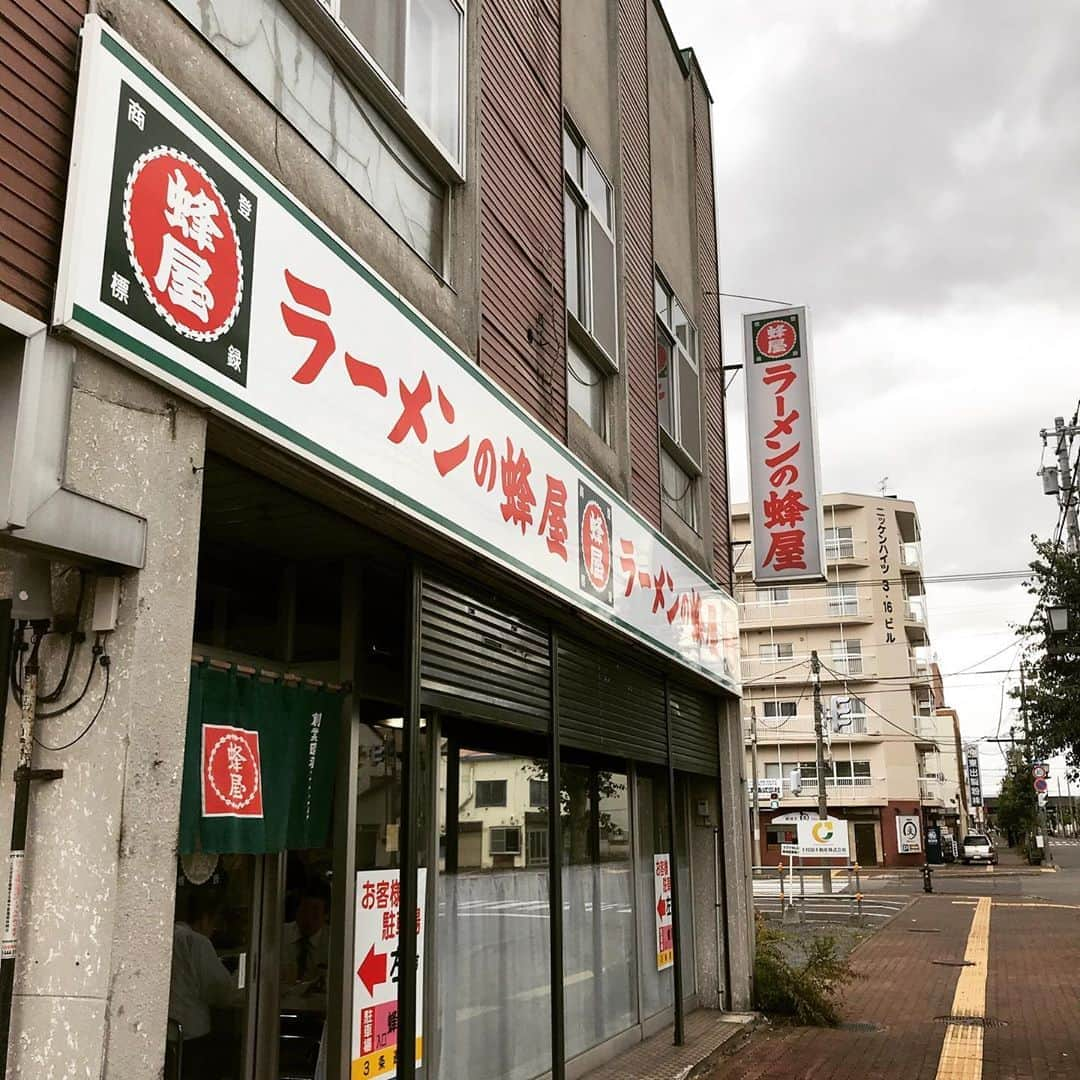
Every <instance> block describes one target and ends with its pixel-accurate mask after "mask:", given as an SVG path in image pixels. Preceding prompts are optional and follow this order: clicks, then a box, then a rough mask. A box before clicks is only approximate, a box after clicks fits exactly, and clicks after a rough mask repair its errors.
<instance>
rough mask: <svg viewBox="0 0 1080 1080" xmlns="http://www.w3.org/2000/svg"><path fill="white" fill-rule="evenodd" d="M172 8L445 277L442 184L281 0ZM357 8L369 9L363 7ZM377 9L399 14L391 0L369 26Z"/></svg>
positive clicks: (217, 0)
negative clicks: (443, 271)
mask: <svg viewBox="0 0 1080 1080" xmlns="http://www.w3.org/2000/svg"><path fill="white" fill-rule="evenodd" d="M170 2H171V3H172V5H173V6H174V7H175V8H176V9H177V10H178V11H179V12H180V13H181V14H182V15H183V16H184V17H185V18H186V19H187V20H188V21H189V22H190V23H191V24H192V25H193V26H195V27H196V28H197V29H198V30H199V31H200V32H201V33H202V35H203V36H204V37H205V38H206V39H207V40H208V41H209V42H210V43H211V44H212V45H213V46H214V48H215V49H217V50H218V52H220V53H221V54H222V55H223V56H224V57H225V59H226V60H228V61H229V63H231V64H232V65H233V67H235V68H236V69H237V71H239V72H240V74H241V75H243V76H244V78H246V79H247V80H248V81H249V82H250V83H251V84H252V85H253V86H254V87H255V89H256V90H258V92H259V93H260V94H262V95H263V97H264V98H266V100H267V101H268V102H269V103H270V104H271V105H272V106H273V107H274V108H275V109H277V110H278V111H279V112H280V113H281V115H282V116H284V117H285V119H286V120H288V121H289V122H290V123H291V124H292V125H293V127H295V128H296V130H297V131H298V132H300V134H301V135H302V136H303V137H304V138H305V139H307V140H308V142H309V143H311V145H312V146H313V147H314V148H315V149H316V151H318V152H319V153H320V154H322V156H323V157H324V158H325V159H326V160H327V161H328V162H329V163H330V165H331V166H333V168H335V169H336V170H337V171H338V172H339V173H340V174H341V175H342V177H344V179H345V180H346V181H347V182H348V183H349V184H350V185H351V186H352V187H353V188H354V189H355V190H356V191H357V192H358V193H359V194H360V196H361V197H362V198H363V199H364V200H365V201H366V202H368V203H369V204H370V205H371V206H372V207H373V208H374V209H375V211H376V212H377V213H378V214H379V216H380V217H382V218H383V220H384V221H385V222H386V223H387V224H388V225H389V226H390V227H391V228H392V229H393V230H394V231H395V232H396V233H397V234H398V235H399V236H400V237H401V238H402V239H403V240H404V241H405V242H406V243H407V244H408V245H409V246H410V247H411V248H412V249H413V250H414V251H415V252H416V253H417V254H418V255H419V256H420V257H421V258H422V259H424V260H425V262H427V263H428V264H429V265H431V266H433V267H435V269H437V270H441V269H442V264H443V215H444V211H445V207H446V187H445V185H444V184H442V183H441V182H440V181H439V180H438V179H437V178H436V177H435V176H434V175H433V174H432V172H431V170H430V169H428V167H427V166H426V165H424V164H423V162H421V160H420V159H419V158H418V157H417V155H416V154H414V153H413V152H412V151H411V150H410V149H409V148H408V146H406V145H405V143H404V142H403V140H402V139H401V137H400V136H399V135H398V134H397V132H396V131H394V129H393V128H392V127H391V126H390V125H389V124H388V123H387V122H386V121H385V120H384V119H383V118H382V116H381V115H380V114H379V113H378V112H377V110H376V109H375V108H374V106H372V105H371V104H370V102H368V101H367V100H366V99H365V98H364V97H363V95H361V93H360V91H359V90H358V89H357V88H356V87H355V86H354V85H353V84H352V83H351V82H349V81H348V80H346V79H345V78H344V77H343V76H342V75H341V74H340V73H339V72H338V70H337V68H335V67H334V65H333V64H331V62H330V60H329V58H328V57H327V56H326V54H325V53H324V52H323V50H322V49H321V48H320V47H319V46H318V45H316V44H315V41H314V40H313V39H312V38H311V36H310V35H309V34H308V33H307V31H306V30H304V29H303V27H301V26H300V24H299V23H298V22H297V21H296V19H295V18H294V17H293V16H292V14H291V13H290V12H289V11H288V9H287V8H286V7H285V5H284V3H283V2H282V0H170ZM358 7H362V8H365V9H370V8H371V3H370V0H364V2H363V3H359V0H358ZM384 7H385V8H386V9H387V10H388V11H396V10H397V8H398V7H399V3H398V0H384V3H382V4H376V5H375V9H376V12H375V13H373V15H372V18H373V19H376V18H378V17H380V16H379V15H378V12H379V11H381V10H382V8H384ZM388 17H389V16H388V15H387V14H385V13H384V14H382V15H381V18H383V19H386V18H388ZM387 47H389V46H387Z"/></svg>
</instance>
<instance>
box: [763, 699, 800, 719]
mask: <svg viewBox="0 0 1080 1080" xmlns="http://www.w3.org/2000/svg"><path fill="white" fill-rule="evenodd" d="M798 707H799V706H798V703H797V702H795V701H763V702H762V703H761V712H762V715H763V716H764V717H765V719H766V720H780V719H788V718H789V717H792V716H794V715H795V713H796V710H797V709H798Z"/></svg>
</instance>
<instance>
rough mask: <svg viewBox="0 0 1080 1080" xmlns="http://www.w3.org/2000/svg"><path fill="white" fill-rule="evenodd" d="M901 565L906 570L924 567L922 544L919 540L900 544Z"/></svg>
mask: <svg viewBox="0 0 1080 1080" xmlns="http://www.w3.org/2000/svg"><path fill="white" fill-rule="evenodd" d="M900 565H901V566H902V567H903V568H904V569H905V570H921V569H922V544H921V543H920V542H919V541H918V540H915V541H912V542H910V543H907V544H901V545H900Z"/></svg>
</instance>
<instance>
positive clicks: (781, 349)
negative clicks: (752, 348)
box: [754, 319, 798, 360]
mask: <svg viewBox="0 0 1080 1080" xmlns="http://www.w3.org/2000/svg"><path fill="white" fill-rule="evenodd" d="M754 341H755V344H756V345H757V350H758V352H759V353H760V354H761V355H762V356H767V357H769V358H770V359H773V360H783V359H784V357H785V356H787V354H788V353H789V352H791V350H792V349H794V348H795V345H796V342H797V341H798V334H797V332H796V330H795V327H794V325H793V324H792V323H790V322H787V321H786V320H784V319H773V321H772V322H767V323H766V324H765V325H764V326H763V327H761V329H760V330H758V332H757V334H756V336H755V339H754Z"/></svg>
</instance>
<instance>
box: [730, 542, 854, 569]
mask: <svg viewBox="0 0 1080 1080" xmlns="http://www.w3.org/2000/svg"><path fill="white" fill-rule="evenodd" d="M754 558H755V555H754V550H753V548H752V547H751V546H750V545H749V544H748V545H747V547H746V551H745V553H744V554H743V555H742V556H741V557H740V558H739V560H738V563H737V564H736V566H735V573H736V575H745V574H751V573H753V570H754ZM869 558H870V545H869V543H868V541H866V540H861V539H852V540H845V539H840V540H826V541H825V561H826V562H827V563H860V564H861V563H866V562H868V561H869Z"/></svg>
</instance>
